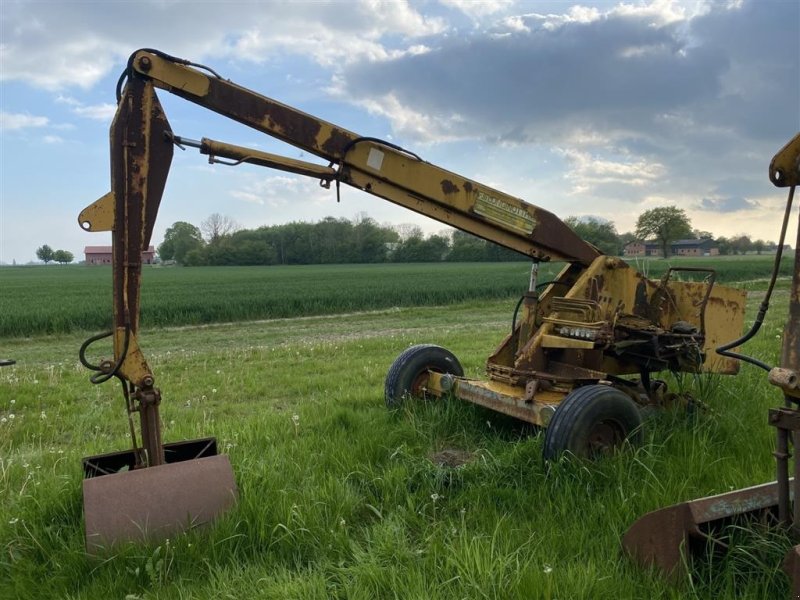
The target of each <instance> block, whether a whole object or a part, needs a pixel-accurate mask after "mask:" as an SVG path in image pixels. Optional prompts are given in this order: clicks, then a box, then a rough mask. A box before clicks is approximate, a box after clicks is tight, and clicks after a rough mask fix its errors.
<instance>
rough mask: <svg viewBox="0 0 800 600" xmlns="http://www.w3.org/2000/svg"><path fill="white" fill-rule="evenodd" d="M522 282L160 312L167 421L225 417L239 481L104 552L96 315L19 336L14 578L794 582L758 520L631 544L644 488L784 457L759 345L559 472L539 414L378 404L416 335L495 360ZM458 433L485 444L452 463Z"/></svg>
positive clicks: (306, 590)
mask: <svg viewBox="0 0 800 600" xmlns="http://www.w3.org/2000/svg"><path fill="white" fill-rule="evenodd" d="M519 268H521V269H522V274H521V276H522V280H523V285H524V281H525V272H524V266H523V265H520V267H519ZM310 270H311V269H310ZM79 271H80V270H79ZM155 272H156V271H155V270H154V271H152V272H148V273H147V276H148V277H150V276H151V275H153V274H154V273H155ZM161 272H165V273H167V274H168V275H167V276H165V280H164V281H165V282H166V281H167V279H168V278H169V277H179V276H183V274H184V273H189V274H192V272H193V270H189V269H186V270H180V269H175V270H166V269H164V270H162V271H161ZM196 272H197V273H201V271H196ZM105 275H109V273H108V271H106V272H105ZM88 276H89V275H87V277H88ZM159 276H160V275H159ZM152 281H153V279H152V278H151V279H149V280H148V282H149V283H151V282H152ZM787 298H788V294H787V291H786V288H785V285H784V286H783V287H782V288H781V289H779V290H778V292H777V293H776V297H775V299H774V301H773V306H774V308H773V309H772V311H771V312H770V314H769V315H768V320H767V322H766V324H765V326H764V328H763V329H762V332H761V333H760V334H759V335H758V336H757V338H756V339H755V340H754V341H753V342H752V345H751V346H750V347H748V348H747V350H748V352H749V353H752V354H754V355H756V356H758V357H759V358H761V359H763V360H766V361H768V362H773V363H774V362H775V360H776V357H777V354H778V349H779V343H780V342H779V340H778V339H776V336H779V335H780V331H781V326H782V323H783V319H784V318H785V314H786V307H787ZM751 304H753V303H752V302H751ZM513 305H514V299H513V298H510V299H505V300H478V301H476V300H472V301H468V302H462V303H459V304H455V305H451V306H447V307H416V308H397V309H389V310H383V311H375V312H371V313H362V314H353V315H344V316H342V315H339V316H322V317H317V318H311V319H287V320H278V321H268V322H260V323H239V324H220V325H211V326H208V327H200V328H168V329H161V330H155V329H147V330H145V331H143V332H142V335H141V342H142V344H143V347H144V351H145V353H146V355H147V356H148V359H149V362H150V364H151V366H152V368H153V369H154V372H155V374H156V377H157V380H158V385H159V387H160V388H161V389H162V391H163V394H164V400H163V405H162V418H163V422H164V437H165V439H166V440H168V441H173V440H180V439H186V438H193V437H199V436H204V435H216V436H217V437H218V439H219V442H220V446H221V448H223V449H224V450H225V451H226V452H227V453H228V454H229V455H230V457H231V461H232V463H233V466H234V470H235V472H236V477H237V482H238V485H239V489H240V501H239V504H238V506H237V507H236V509H235V510H234V511H232V512H231V513H229V514H228V515H227V516H225V517H224V518H223V519H221V520H220V521H219V522H218V523H217V524H216V525H215V526H214V527H212V528H210V529H207V530H204V531H200V532H193V533H190V534H186V535H180V536H178V537H177V538H174V539H171V540H169V543H166V542H164V543H161V544H154V545H149V546H130V547H126V548H123V549H121V550H119V551H118V552H116V553H115V554H114V555H112V556H109V557H106V558H105V559H103V560H98V559H93V558H90V557H87V556H86V555H85V554H84V550H83V537H82V536H83V533H82V515H81V492H80V485H81V470H80V458H81V457H82V456H86V455H91V454H96V453H100V452H107V451H112V450H117V449H124V448H126V447H127V446H128V440H127V437H126V429H127V425H126V420H125V416H124V410H123V406H122V399H121V397H120V395H119V389H118V388H119V386H118V385H115V384H112V383H109V384H105V385H101V386H92V385H91V384H90V383H89V382H88V375H89V374H88V373H87V372H86V371H85V370H84V369H82V368H81V367H80V366H79V365H78V364H77V359H76V352H77V347H78V345H79V344H80V342H81V341H82V340H83V338H84V337H85V334H83V333H81V334H78V333H74V334H59V335H53V336H38V337H37V336H34V337H30V338H21V337H16V338H5V339H4V340H3V343H2V344H3V345H2V350H3V354H4V355H5V356H10V357H14V358H16V359H17V360H18V361H19V363H18V364H17V365H16V366H14V367H10V368H5V369H2V370H0V503H2V507H3V508H2V511H1V514H2V518H0V547H1V548H2V552H0V597H2V598H6V597H8V598H70V599H78V598H81V599H84V598H85V599H89V598H98V599H106V598H165V599H172V598H209V599H211V598H214V599H216V598H281V599H283V598H297V599H314V598H320V599H322V598H342V599H344V598H347V599H360V598H364V599H372V598H403V599H406V598H420V599H422V598H448V599H449V598H453V599H457V598H526V599H527V598H543V599H550V598H561V599H564V598H593V599H594V598H601V599H602V598H613V599H619V598H674V599H679V598H709V599H710V598H723V597H724V598H732V597H737V598H751V599H754V600H755V599H758V600H761V599H763V598H781V597H786V596H787V595H788V586H787V584H786V582H785V580H784V579H783V576H782V575H781V574H780V573H779V572H778V571H777V570H776V569H775V568H774V566H775V565H777V563H778V561H779V560H780V558H781V556H782V554H783V552H784V551H785V550H786V549H788V547H789V541H788V539H786V538H785V537H782V536H781V535H778V534H774V533H766V534H763V533H761V532H748V533H747V535H746V536H745V535H743V539H741V540H740V541H739V542H738V543H737V545H736V546H735V547H734V549H733V552H732V553H731V554H730V555H729V557H728V558H725V559H720V560H719V561H718V562H717V563H716V564H715V565H713V566H712V568H701V569H698V570H696V571H695V572H694V573H693V574H692V575H691V577H690V578H689V579H688V581H687V582H685V583H684V584H682V585H679V586H672V585H669V584H667V583H666V582H664V581H663V580H662V579H661V578H659V577H658V576H656V575H654V574H652V573H648V572H644V571H641V570H639V569H638V568H636V567H635V566H634V565H633V564H631V563H630V562H629V561H628V560H627V559H625V558H624V557H623V556H622V555H621V549H620V538H621V536H622V534H623V533H624V531H625V530H626V528H627V527H628V526H629V525H630V524H631V523H632V522H633V521H634V520H635V519H636V518H637V517H638V516H640V515H642V514H643V513H645V512H647V511H649V510H653V509H655V508H658V507H661V506H664V505H668V504H671V503H675V502H679V501H682V500H686V499H690V498H693V497H698V496H704V495H709V494H712V493H718V492H724V491H728V490H729V489H732V488H738V487H743V486H748V485H752V484H755V483H761V482H764V481H768V480H771V479H772V478H773V477H774V473H773V472H774V463H773V458H772V456H771V452H772V450H773V445H774V444H773V435H774V433H773V431H772V430H771V428H769V427H768V426H767V425H766V411H767V408H768V407H771V406H774V405H778V404H779V403H780V399H779V397H778V394H777V393H776V391H775V390H774V388H772V387H771V386H769V385H768V384H767V383H766V378H765V376H764V374H763V373H762V372H760V371H758V370H757V369H755V368H752V367H750V366H745V367H743V371H742V373H741V374H740V375H739V376H737V377H735V378H721V377H719V378H717V379H715V380H712V381H711V384H710V386H709V385H708V384H702V383H701V382H700V381H699V380H695V379H694V378H692V377H684V378H683V379H682V380H681V381H680V382H677V381H674V380H671V381H672V383H671V385H672V386H673V387H676V388H677V387H684V388H690V389H693V388H694V389H700V388H703V387H704V386H705V388H706V389H708V388H709V387H710V391H709V392H708V393H707V394H706V396H705V398H706V400H707V402H708V403H709V404H710V406H711V411H710V412H705V413H700V414H698V415H695V417H694V418H692V419H689V418H687V417H686V416H685V415H683V414H681V413H679V412H665V413H662V414H659V415H657V416H655V417H654V418H653V420H652V421H650V422H649V423H648V429H647V435H646V443H645V444H644V445H643V446H642V447H641V448H638V449H635V450H633V449H632V450H629V451H627V452H623V453H621V454H619V455H617V456H613V457H610V458H608V459H605V460H602V461H601V462H599V463H597V464H594V465H592V466H591V467H589V466H586V465H582V464H573V463H565V464H559V465H556V466H555V467H554V468H553V469H551V470H549V471H547V470H546V469H545V468H544V466H543V465H542V462H541V446H542V437H541V435H538V434H537V433H536V432H532V431H531V430H530V429H528V428H525V427H521V426H520V425H519V424H518V423H517V422H516V421H514V420H511V419H507V418H504V417H502V416H499V415H496V414H494V413H490V412H488V411H485V410H482V409H480V408H477V407H474V406H472V405H469V404H464V403H460V402H457V401H443V402H435V403H427V404H425V403H419V404H414V403H412V404H409V405H408V406H407V407H406V408H405V409H404V410H402V411H401V412H400V413H396V414H392V413H389V412H388V411H386V410H385V408H384V407H383V399H382V393H383V388H382V386H383V379H384V377H385V374H386V371H387V369H388V368H389V365H390V364H391V362H392V361H393V360H394V358H395V357H396V356H397V355H398V354H399V353H400V352H401V351H402V350H403V349H405V348H406V347H408V346H409V345H411V344H415V343H422V342H432V343H438V344H441V345H444V346H446V347H448V348H450V349H451V350H452V351H453V352H454V353H455V354H456V355H457V356H458V357H459V358H460V359H461V361H462V363H463V364H464V367H465V370H466V372H467V374H468V375H470V376H480V375H481V374H482V371H483V364H484V361H485V359H486V356H488V354H489V353H490V352H491V350H492V349H493V348H494V346H495V344H496V343H498V342H499V341H500V339H501V338H502V337H503V335H504V334H505V333H506V331H507V330H508V328H509V326H510V319H511V311H512V309H513ZM392 306H394V305H392ZM95 310H96V307H95ZM12 414H13V415H14V418H13V419H12V418H11V415H12ZM295 416H296V418H295ZM3 419H4V420H3ZM443 449H456V450H460V451H464V452H467V453H469V455H470V456H471V457H472V459H471V460H470V461H469V462H468V463H467V464H465V465H463V466H461V467H457V468H449V467H440V466H436V465H435V464H434V463H433V462H432V461H431V456H432V454H433V453H435V452H438V451H441V450H443ZM759 564H761V565H763V566H766V567H769V568H758V565H759ZM754 565H755V566H754Z"/></svg>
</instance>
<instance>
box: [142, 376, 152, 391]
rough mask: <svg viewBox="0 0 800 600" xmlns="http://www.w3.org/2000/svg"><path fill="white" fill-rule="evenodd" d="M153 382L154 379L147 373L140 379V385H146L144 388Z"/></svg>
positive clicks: (150, 385)
mask: <svg viewBox="0 0 800 600" xmlns="http://www.w3.org/2000/svg"><path fill="white" fill-rule="evenodd" d="M154 382H155V380H154V379H153V378H152V376H150V375H147V376H145V378H144V379H142V387H146V388H149V387H153V383H154Z"/></svg>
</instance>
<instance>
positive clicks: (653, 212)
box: [636, 206, 692, 258]
mask: <svg viewBox="0 0 800 600" xmlns="http://www.w3.org/2000/svg"><path fill="white" fill-rule="evenodd" d="M636 235H637V236H639V238H640V239H642V240H646V239H655V240H656V241H657V242H658V243H659V245H660V246H661V254H662V255H663V257H664V258H667V256H669V247H670V244H671V243H672V242H674V241H675V240H679V239H681V238H688V237H689V236H691V235H692V224H691V223H690V222H689V217H687V216H686V212H685V211H684V210H683V209H682V208H678V207H676V206H661V207H658V208H651V209H650V210H646V211H644V212H643V213H642V214H641V215H639V218H638V219H637V221H636Z"/></svg>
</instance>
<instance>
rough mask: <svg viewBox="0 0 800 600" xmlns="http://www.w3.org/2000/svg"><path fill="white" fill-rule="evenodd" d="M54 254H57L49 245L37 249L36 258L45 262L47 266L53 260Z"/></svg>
mask: <svg viewBox="0 0 800 600" xmlns="http://www.w3.org/2000/svg"><path fill="white" fill-rule="evenodd" d="M53 254H55V253H54V252H53V249H52V248H51V247H50V246H48V245H47V244H45V245H44V246H40V247H39V248H37V249H36V257H37V258H38V259H39V260H41V261H43V262H44V264H47V263H49V262H50V261H51V260H53Z"/></svg>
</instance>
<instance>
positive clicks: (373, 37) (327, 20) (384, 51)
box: [0, 0, 445, 90]
mask: <svg viewBox="0 0 800 600" xmlns="http://www.w3.org/2000/svg"><path fill="white" fill-rule="evenodd" d="M176 23H191V24H192V25H191V27H182V28H178V27H176ZM0 27H1V28H2V29H1V30H0V38H2V39H3V43H2V44H0V62H1V63H2V64H3V69H2V71H0V81H23V82H25V83H27V84H29V85H32V86H35V87H38V88H43V89H47V90H63V89H68V88H74V87H79V88H84V89H86V88H89V87H91V86H92V85H94V84H95V83H96V82H97V81H99V79H100V78H102V77H104V76H105V75H108V74H109V73H110V72H111V71H112V69H115V68H120V67H121V65H122V64H124V62H125V60H126V59H127V57H128V56H129V55H130V53H131V52H132V51H133V50H135V49H136V48H139V47H142V46H149V47H155V48H160V49H163V50H165V51H168V52H169V53H171V54H173V55H176V56H186V57H190V58H191V59H192V60H194V61H198V62H199V61H202V60H204V59H207V58H210V57H215V58H216V59H217V60H219V59H220V57H226V58H228V59H231V60H234V61H245V62H256V63H263V62H267V61H269V60H274V59H275V58H277V57H279V56H280V55H289V54H291V55H304V56H307V57H309V58H311V59H312V60H314V61H315V62H317V63H318V64H323V65H334V64H340V63H348V62H353V61H357V60H378V59H386V58H392V57H397V56H401V55H402V53H403V51H404V50H405V49H406V47H407V46H409V45H414V42H413V40H416V39H419V38H420V37H423V36H427V35H434V34H437V33H440V32H442V31H443V30H444V28H445V25H444V22H443V21H442V20H441V19H439V18H435V17H428V16H424V15H423V14H422V13H420V12H419V11H418V10H417V9H416V8H414V7H413V6H412V5H411V4H410V3H409V2H406V1H393V2H379V1H378V0H359V1H357V2H351V3H348V5H347V9H346V10H343V8H342V5H341V4H340V3H339V2H334V1H323V2H314V3H312V4H308V3H289V2H281V1H277V0H273V1H271V2H266V1H265V2H259V3H246V4H234V5H231V4H229V3H224V2H195V1H191V0H186V1H183V0H174V1H169V2H165V1H162V0H149V1H148V0H143V1H141V2H136V3H115V5H114V10H97V8H96V6H95V5H93V4H91V3H89V4H80V3H79V4H75V3H69V2H66V3H37V2H15V3H8V2H7V3H5V4H4V6H3V20H2V22H0ZM143 32H146V33H143ZM385 38H391V40H390V41H386V40H385Z"/></svg>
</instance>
